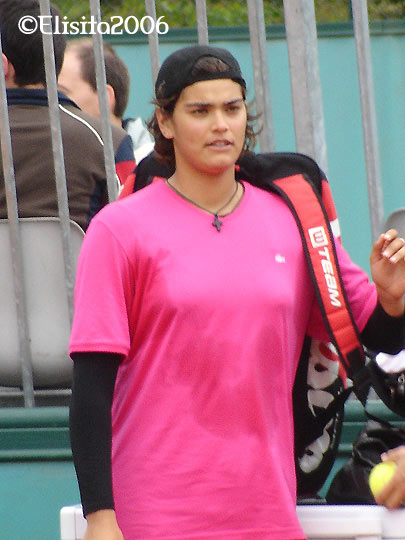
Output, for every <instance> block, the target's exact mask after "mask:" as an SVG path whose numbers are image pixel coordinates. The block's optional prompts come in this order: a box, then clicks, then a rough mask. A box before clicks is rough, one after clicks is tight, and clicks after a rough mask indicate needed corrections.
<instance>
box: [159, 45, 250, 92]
mask: <svg viewBox="0 0 405 540" xmlns="http://www.w3.org/2000/svg"><path fill="white" fill-rule="evenodd" d="M206 56H210V57H213V58H218V59H219V60H222V62H224V64H226V65H227V66H228V68H229V69H228V70H227V71H223V72H215V73H207V72H203V73H194V74H193V68H194V66H195V63H196V62H197V60H199V59H200V58H203V57H206ZM211 79H232V80H233V81H235V82H237V83H239V84H240V85H241V86H243V88H246V82H245V79H244V78H243V77H242V72H241V70H240V66H239V64H238V61H237V60H236V58H235V57H234V56H232V54H231V53H230V52H229V51H227V50H226V49H220V48H217V47H210V46H208V45H193V46H191V47H185V48H183V49H179V50H178V51H175V52H174V53H172V54H171V55H169V56H168V57H167V58H166V60H165V61H164V62H163V64H162V65H161V67H160V70H159V73H158V76H157V79H156V83H155V95H156V97H157V98H158V99H159V98H163V99H165V98H169V97H171V96H173V95H175V94H177V93H180V92H181V91H182V90H183V88H185V87H186V86H190V85H191V84H194V83H196V82H200V81H207V80H211Z"/></svg>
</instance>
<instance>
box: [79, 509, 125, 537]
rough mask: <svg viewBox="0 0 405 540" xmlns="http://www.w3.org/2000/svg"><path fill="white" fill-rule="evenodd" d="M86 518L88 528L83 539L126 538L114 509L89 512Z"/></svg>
mask: <svg viewBox="0 0 405 540" xmlns="http://www.w3.org/2000/svg"><path fill="white" fill-rule="evenodd" d="M86 519H87V530H86V533H85V535H84V536H83V540H125V539H124V536H123V534H122V532H121V530H120V528H119V527H118V523H117V519H116V517H115V512H114V510H98V511H97V512H92V513H91V514H88V515H87V516H86Z"/></svg>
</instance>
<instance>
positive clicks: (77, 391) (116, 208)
mask: <svg viewBox="0 0 405 540" xmlns="http://www.w3.org/2000/svg"><path fill="white" fill-rule="evenodd" d="M155 98H156V112H155V116H154V119H153V121H152V127H153V128H154V135H155V141H156V147H155V150H156V153H157V155H158V157H159V159H161V160H164V161H165V162H166V163H167V164H168V165H169V166H172V167H174V174H173V175H172V176H171V177H170V178H168V179H167V180H166V181H161V182H155V183H153V184H152V185H150V186H148V187H146V188H144V189H142V190H141V191H139V192H137V193H135V194H132V195H130V196H128V197H126V198H124V199H122V200H120V201H118V202H116V203H113V204H111V205H109V206H107V207H106V208H105V209H104V210H103V211H102V212H100V213H99V214H98V215H97V216H96V218H94V219H93V221H92V223H91V226H90V228H89V230H88V232H87V234H86V238H85V241H84V245H83V249H82V253H81V256H80V261H79V266H78V274H77V282H76V290H75V317H74V324H73V330H72V336H71V344H70V353H71V355H72V358H73V359H74V384H73V395H72V406H71V439H72V449H73V456H74V461H75V466H76V470H77V475H78V479H79V486H80V491H81V498H82V504H83V509H84V512H85V514H86V517H87V520H88V530H87V533H86V536H85V538H86V540H122V538H125V540H141V539H142V540H152V539H153V540H169V539H170V540H174V539H175V540H186V539H187V540H191V539H193V540H207V539H212V540H293V539H302V538H304V534H303V532H302V529H301V527H300V525H299V522H298V519H297V516H296V512H295V504H296V488H295V468H294V441H293V435H294V426H293V416H292V387H293V383H294V377H295V372H296V367H297V363H298V359H299V356H300V351H301V348H302V345H303V340H304V336H305V335H306V334H308V335H310V336H311V337H314V338H317V339H327V337H328V336H327V332H326V329H325V327H324V324H323V320H322V317H321V314H320V310H319V308H318V305H317V302H316V299H315V294H314V290H313V286H312V283H311V278H310V274H309V271H308V268H307V265H306V260H305V255H304V251H303V247H302V243H301V239H300V235H299V232H298V229H297V226H296V224H295V221H294V218H293V216H292V214H291V212H290V210H289V209H288V207H287V206H286V204H285V203H284V202H283V201H282V200H281V199H280V198H279V197H278V195H276V194H275V193H270V192H267V191H264V190H262V189H260V188H258V187H254V186H253V185H252V184H250V183H249V182H245V181H237V180H236V178H235V163H236V161H237V159H238V158H239V156H240V155H241V153H242V152H244V150H246V148H247V147H248V146H249V143H251V142H252V141H253V131H252V127H251V125H250V121H249V115H248V111H247V106H246V101H245V100H246V84H245V81H244V79H243V77H242V74H241V71H240V67H239V65H238V63H237V61H236V60H235V58H234V57H233V56H232V55H231V54H230V53H229V52H228V51H226V50H224V49H218V48H213V47H208V46H195V47H187V48H185V49H181V50H179V51H176V52H175V53H173V54H172V55H170V56H169V57H168V58H167V59H166V60H165V62H164V63H163V64H162V67H161V69H160V72H159V75H158V78H157V82H156V86H155ZM336 249H337V253H338V258H339V262H340V266H341V270H342V276H343V281H344V284H345V288H346V292H347V295H348V298H349V301H350V304H351V308H352V311H353V315H354V318H355V320H356V323H357V325H358V327H359V331H360V332H361V335H362V337H363V339H364V341H365V342H367V340H370V339H372V338H371V337H370V336H375V332H374V330H375V327H376V326H378V327H381V326H383V327H384V328H387V327H388V328H390V329H391V330H390V337H391V341H393V343H395V346H396V347H397V349H398V350H399V349H400V348H402V346H403V344H404V331H403V327H404V324H403V323H404V320H403V314H404V299H403V295H404V292H405V260H404V256H405V247H404V241H403V240H402V239H399V238H397V233H396V231H389V232H388V233H386V234H385V235H382V236H381V237H380V238H379V240H378V241H377V242H376V244H375V246H374V247H373V252H372V256H371V269H372V275H373V280H374V282H375V284H376V286H375V285H374V284H371V283H369V281H368V279H367V276H366V274H365V273H364V272H363V271H361V270H360V269H359V268H357V267H356V266H355V265H354V264H353V263H352V262H351V261H350V259H349V257H348V256H347V254H346V253H345V252H344V250H343V248H342V247H341V246H340V245H337V246H336ZM392 329H393V330H392ZM373 345H375V343H373ZM381 348H384V344H382V347H381ZM387 352H391V351H387Z"/></svg>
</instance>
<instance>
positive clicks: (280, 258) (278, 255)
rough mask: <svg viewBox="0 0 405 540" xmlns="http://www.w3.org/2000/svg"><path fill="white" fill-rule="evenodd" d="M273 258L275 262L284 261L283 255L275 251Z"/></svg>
mask: <svg viewBox="0 0 405 540" xmlns="http://www.w3.org/2000/svg"><path fill="white" fill-rule="evenodd" d="M274 259H275V261H276V262H277V263H285V257H284V255H280V253H277V255H276V256H275V257H274Z"/></svg>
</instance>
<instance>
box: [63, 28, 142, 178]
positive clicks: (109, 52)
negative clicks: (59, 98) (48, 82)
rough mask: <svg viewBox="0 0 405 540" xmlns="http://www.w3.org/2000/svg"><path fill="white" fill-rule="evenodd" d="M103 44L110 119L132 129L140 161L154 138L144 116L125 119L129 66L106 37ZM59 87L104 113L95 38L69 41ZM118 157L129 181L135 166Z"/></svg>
mask: <svg viewBox="0 0 405 540" xmlns="http://www.w3.org/2000/svg"><path fill="white" fill-rule="evenodd" d="M103 46H104V64H105V75H106V82H107V96H108V105H109V109H110V121H111V124H112V125H115V126H119V127H123V128H124V129H125V130H126V131H127V132H128V134H129V135H130V139H131V140H132V146H133V151H134V153H135V160H136V163H138V162H139V161H140V160H141V159H142V157H144V156H145V155H146V154H148V153H149V152H151V150H152V149H153V139H152V137H151V135H150V134H149V132H148V130H147V129H146V128H145V126H144V125H143V122H142V120H141V118H135V119H134V118H126V119H125V120H124V113H125V110H126V108H127V105H128V98H129V90H130V78H129V72H128V68H127V66H126V65H125V63H124V61H123V60H122V59H121V58H120V57H119V56H118V54H117V53H116V52H115V50H114V49H113V47H111V45H110V44H109V43H107V42H106V41H103ZM59 87H60V89H61V90H62V91H64V92H65V93H66V94H67V95H68V96H69V97H70V98H71V99H72V100H73V101H74V102H75V103H77V105H78V106H79V107H80V108H81V109H82V110H83V111H85V112H87V113H88V114H91V115H93V116H96V117H99V116H100V106H99V101H98V94H97V83H96V63H95V57H94V50H93V41H92V39H90V38H81V39H75V40H72V41H69V42H68V45H67V48H66V53H65V60H64V63H63V67H62V71H61V73H60V75H59ZM124 142H125V141H124ZM121 151H122V149H121ZM117 157H118V163H117V167H118V168H125V170H124V172H123V173H122V174H120V177H122V178H123V179H124V181H125V179H126V177H127V176H128V174H129V173H131V172H132V171H133V166H132V167H130V165H129V164H128V165H126V164H125V163H121V162H122V161H123V160H122V159H120V156H119V155H118V156H117ZM122 183H123V182H122Z"/></svg>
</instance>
